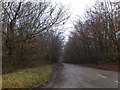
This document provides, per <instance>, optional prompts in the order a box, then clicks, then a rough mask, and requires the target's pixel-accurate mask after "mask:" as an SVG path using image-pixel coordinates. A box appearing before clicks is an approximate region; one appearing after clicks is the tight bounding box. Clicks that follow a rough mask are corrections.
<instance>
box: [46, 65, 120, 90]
mask: <svg viewBox="0 0 120 90" xmlns="http://www.w3.org/2000/svg"><path fill="white" fill-rule="evenodd" d="M118 83H119V84H120V82H118V72H113V71H107V70H101V69H95V68H89V67H84V66H80V65H74V64H64V65H63V68H62V69H61V71H60V73H59V75H58V78H57V80H55V81H54V82H52V83H50V84H49V85H48V86H47V88H118V86H119V85H118Z"/></svg>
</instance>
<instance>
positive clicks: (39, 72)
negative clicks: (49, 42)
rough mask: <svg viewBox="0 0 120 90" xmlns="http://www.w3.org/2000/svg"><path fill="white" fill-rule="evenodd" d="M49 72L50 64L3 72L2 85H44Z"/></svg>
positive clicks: (6, 86) (26, 86)
mask: <svg viewBox="0 0 120 90" xmlns="http://www.w3.org/2000/svg"><path fill="white" fill-rule="evenodd" d="M51 73H52V65H41V66H40V67H36V68H28V69H24V70H20V71H19V72H14V73H9V74H5V75H3V76H2V77H3V78H2V79H3V80H2V87H3V88H28V87H34V86H36V85H44V84H45V83H46V82H47V81H48V80H49V77H50V75H51Z"/></svg>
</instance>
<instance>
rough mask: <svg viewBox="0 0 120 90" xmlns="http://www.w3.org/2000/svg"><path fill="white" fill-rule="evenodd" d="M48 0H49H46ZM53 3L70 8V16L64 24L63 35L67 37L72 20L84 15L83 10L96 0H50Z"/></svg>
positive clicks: (71, 26)
mask: <svg viewBox="0 0 120 90" xmlns="http://www.w3.org/2000/svg"><path fill="white" fill-rule="evenodd" d="M48 1H49V0H48ZM51 1H52V2H53V3H58V4H63V5H65V6H66V7H67V8H69V9H70V12H71V17H70V19H69V20H68V22H67V23H66V25H65V28H66V30H65V32H64V33H65V36H66V40H67V39H68V37H67V36H68V35H69V31H71V30H72V28H73V21H75V20H76V18H77V17H78V16H81V17H82V16H84V14H85V11H86V10H87V9H88V8H89V7H92V6H93V5H94V4H95V2H96V0H51Z"/></svg>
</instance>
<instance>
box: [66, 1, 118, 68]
mask: <svg viewBox="0 0 120 90" xmlns="http://www.w3.org/2000/svg"><path fill="white" fill-rule="evenodd" d="M119 5H120V2H117V1H116V2H114V1H113V2H110V1H105V0H104V1H102V2H101V1H100V2H97V3H96V4H95V5H94V6H93V7H92V8H90V9H88V10H87V11H86V14H85V17H78V19H77V20H76V21H75V22H74V24H73V25H74V31H72V32H71V36H70V37H69V40H68V42H67V43H66V46H65V48H64V61H65V62H69V63H79V64H89V66H93V67H97V66H98V67H101V66H103V68H106V65H107V66H108V69H109V68H113V67H116V69H117V68H118V64H119V63H118V62H119V60H120V19H119V18H120V17H119V11H120V8H119V7H120V6H119ZM101 68H102V67H101ZM116 69H115V70H116ZM113 70H114V69H113Z"/></svg>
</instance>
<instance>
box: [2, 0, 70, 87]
mask: <svg viewBox="0 0 120 90" xmlns="http://www.w3.org/2000/svg"><path fill="white" fill-rule="evenodd" d="M1 14H2V29H3V30H2V73H3V87H9V88H12V87H33V86H34V84H36V83H37V84H38V82H39V83H40V84H43V83H44V82H45V81H47V80H48V77H49V76H50V74H51V65H52V64H53V63H57V62H58V60H59V57H60V55H61V50H62V47H63V38H64V37H63V35H62V32H63V30H62V27H63V25H64V24H65V23H66V21H67V19H68V18H69V16H70V15H69V14H68V10H67V9H66V8H65V7H64V6H62V5H53V4H52V3H51V2H45V1H44V2H34V3H33V2H24V1H23V2H2V13H1ZM46 64H49V65H47V66H46ZM41 65H43V66H42V67H41ZM22 69H23V70H22Z"/></svg>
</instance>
